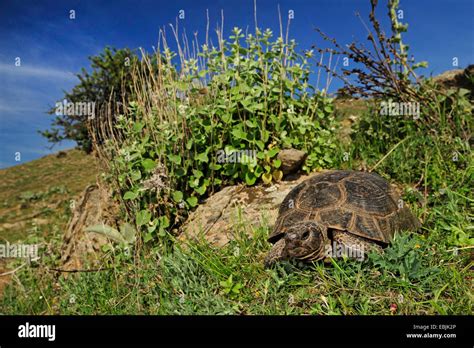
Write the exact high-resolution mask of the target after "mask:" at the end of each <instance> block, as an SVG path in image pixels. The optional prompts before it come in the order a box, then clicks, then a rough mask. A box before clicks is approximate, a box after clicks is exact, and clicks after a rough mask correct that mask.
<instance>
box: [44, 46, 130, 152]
mask: <svg viewBox="0 0 474 348" xmlns="http://www.w3.org/2000/svg"><path fill="white" fill-rule="evenodd" d="M89 60H90V62H91V71H90V72H88V71H87V70H86V69H84V68H83V69H82V70H81V72H80V73H79V74H77V77H78V79H79V81H80V82H79V83H78V84H77V85H75V86H74V87H73V89H72V90H71V91H70V92H65V94H64V97H63V99H64V100H66V101H67V102H68V103H79V102H95V103H96V106H95V112H96V113H97V112H98V109H99V108H100V107H102V106H103V105H104V104H106V103H108V102H109V100H110V98H112V100H114V101H116V102H121V101H122V100H123V99H122V98H128V97H129V96H130V95H131V94H132V90H133V86H132V78H131V77H132V72H133V70H134V67H135V66H136V64H137V62H138V61H139V59H138V56H137V55H136V53H135V52H133V51H132V50H130V49H128V48H124V49H115V48H113V49H111V48H109V47H106V48H105V49H104V51H103V52H101V53H100V54H99V55H97V56H91V57H89ZM55 112H56V108H55V107H53V108H52V109H51V110H50V111H49V114H51V115H54V114H55ZM87 118H88V116H84V115H59V116H56V117H55V119H54V120H53V122H52V125H51V129H49V130H45V131H41V132H40V133H41V134H42V135H43V136H44V137H46V138H47V139H48V141H50V142H52V143H58V142H60V141H62V140H64V139H70V140H74V141H76V142H77V144H78V146H79V147H80V148H81V149H82V150H84V151H86V152H90V151H91V150H92V137H91V135H90V134H89V132H88V129H87V122H88V119H87Z"/></svg>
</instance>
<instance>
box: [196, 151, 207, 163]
mask: <svg viewBox="0 0 474 348" xmlns="http://www.w3.org/2000/svg"><path fill="white" fill-rule="evenodd" d="M196 160H198V161H200V162H205V163H207V162H209V158H208V157H207V153H205V152H202V153H200V154H198V155H197V156H196Z"/></svg>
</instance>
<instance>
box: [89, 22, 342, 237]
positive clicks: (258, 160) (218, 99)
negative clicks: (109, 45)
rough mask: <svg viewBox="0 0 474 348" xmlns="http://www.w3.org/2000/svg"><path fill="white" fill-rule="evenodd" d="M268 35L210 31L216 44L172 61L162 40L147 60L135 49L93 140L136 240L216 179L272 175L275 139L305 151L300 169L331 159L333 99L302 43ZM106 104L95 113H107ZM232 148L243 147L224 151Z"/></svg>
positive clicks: (169, 223) (172, 218)
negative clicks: (314, 80) (127, 85)
mask: <svg viewBox="0 0 474 348" xmlns="http://www.w3.org/2000/svg"><path fill="white" fill-rule="evenodd" d="M272 37H273V34H272V32H271V31H270V30H265V31H261V30H260V29H258V28H257V29H256V32H255V34H254V35H252V34H247V35H244V34H243V33H242V30H241V29H239V28H234V29H233V34H232V35H231V36H230V37H229V41H227V40H224V39H223V38H222V35H221V34H220V33H218V39H219V45H218V47H213V46H208V45H207V44H204V45H202V46H201V50H200V51H199V52H198V53H197V54H195V55H194V56H193V57H188V56H186V55H184V54H181V55H180V56H179V58H180V59H181V60H180V63H181V66H180V67H176V66H175V65H173V59H174V58H175V56H176V54H175V53H173V52H172V51H171V50H170V49H169V48H168V47H167V46H166V44H164V47H163V50H162V51H163V57H162V59H157V61H158V64H157V65H156V66H154V65H152V64H149V62H148V59H147V57H146V56H144V58H143V63H144V64H143V66H142V67H141V69H139V70H137V71H136V73H135V74H134V78H135V80H134V84H135V86H136V91H135V95H136V99H135V100H133V101H131V102H130V104H129V108H128V110H127V112H125V113H123V114H120V116H118V118H117V120H115V121H114V122H112V123H113V124H116V126H115V128H114V129H113V130H111V129H108V130H107V131H105V132H103V138H104V139H106V138H107V136H108V135H109V134H113V137H112V138H111V137H109V138H108V139H107V140H106V141H105V143H106V146H105V147H104V146H102V144H100V141H97V147H98V151H99V153H101V154H102V156H103V157H104V159H105V162H106V163H107V164H108V166H109V170H110V173H111V176H110V177H109V178H110V179H111V180H110V181H111V183H112V184H113V185H114V188H115V190H116V194H117V195H118V196H119V199H121V200H122V201H123V205H124V206H125V207H126V208H127V209H126V212H127V213H128V217H129V219H130V220H131V221H132V222H134V223H135V224H136V226H137V228H138V229H141V230H142V231H144V233H145V241H149V240H151V239H156V237H161V238H163V237H164V236H165V235H166V232H167V231H172V230H173V229H176V228H177V227H179V224H180V223H181V222H182V221H183V219H184V218H185V217H186V216H187V212H188V210H189V209H192V208H194V207H195V206H196V205H197V204H198V203H199V201H200V200H202V199H203V198H205V197H207V196H208V195H209V194H211V193H212V192H215V191H216V190H219V189H220V188H221V187H222V186H225V185H230V184H235V183H239V182H243V183H245V184H247V185H254V184H256V183H257V182H259V181H260V180H262V181H263V182H264V183H270V182H272V181H278V180H280V179H281V178H282V175H283V174H282V172H281V171H280V169H279V167H280V165H281V162H280V160H278V159H277V158H276V156H277V154H278V152H279V151H280V149H283V148H289V147H291V148H295V149H300V150H303V151H305V152H306V153H307V154H308V156H307V159H306V162H305V165H304V169H305V170H306V171H307V172H309V171H312V170H315V169H317V168H322V167H330V166H331V165H332V163H333V160H332V157H334V156H333V155H334V154H335V152H336V144H335V143H336V142H335V137H334V130H335V121H334V116H333V103H332V99H331V98H329V97H327V96H326V95H325V94H324V93H321V92H319V91H316V90H315V88H314V87H313V86H312V85H311V84H310V83H309V75H310V72H311V66H310V63H309V61H308V59H309V58H311V55H312V53H311V52H306V53H305V54H298V53H297V51H296V43H295V42H294V41H293V40H292V41H289V42H285V41H284V39H283V37H282V36H280V37H278V38H276V39H273V38H272ZM163 42H164V43H165V42H166V41H165V40H163ZM178 47H179V42H178ZM180 52H181V51H180ZM143 70H146V71H147V73H142V72H141V71H143ZM144 76H145V77H146V76H153V77H154V78H144ZM113 112H116V110H114V111H113ZM113 112H109V113H108V114H106V115H105V117H107V118H108V119H114V115H113ZM99 122H100V125H103V123H104V122H105V123H107V122H106V121H104V120H103V119H102V120H99ZM100 125H99V124H98V123H94V124H93V127H94V126H97V127H99V126H100ZM93 133H98V131H97V130H96V129H94V130H93ZM235 154H239V155H240V154H243V155H242V156H241V157H240V160H239V161H234V160H228V159H229V158H230V159H231V158H232V156H235Z"/></svg>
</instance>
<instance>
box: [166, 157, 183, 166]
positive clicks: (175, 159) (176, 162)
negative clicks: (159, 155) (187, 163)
mask: <svg viewBox="0 0 474 348" xmlns="http://www.w3.org/2000/svg"><path fill="white" fill-rule="evenodd" d="M168 159H169V160H170V161H171V162H173V163H174V164H177V165H180V164H181V156H180V155H168Z"/></svg>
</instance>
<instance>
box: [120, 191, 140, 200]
mask: <svg viewBox="0 0 474 348" xmlns="http://www.w3.org/2000/svg"><path fill="white" fill-rule="evenodd" d="M137 197H138V192H133V191H127V192H125V194H124V195H123V199H124V200H129V199H135V198H137Z"/></svg>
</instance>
